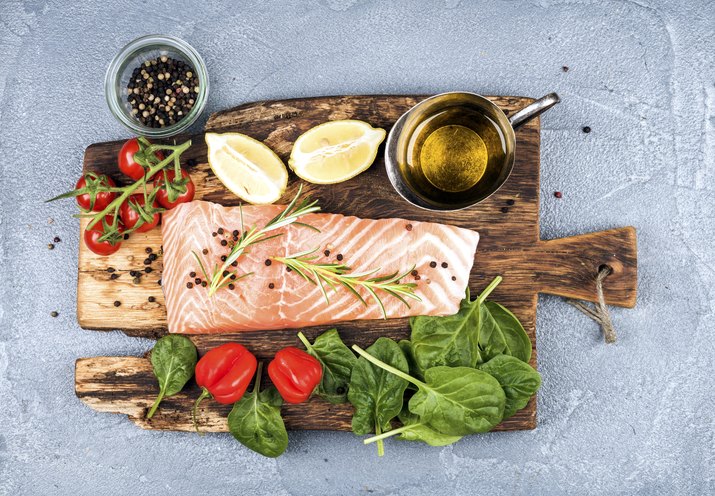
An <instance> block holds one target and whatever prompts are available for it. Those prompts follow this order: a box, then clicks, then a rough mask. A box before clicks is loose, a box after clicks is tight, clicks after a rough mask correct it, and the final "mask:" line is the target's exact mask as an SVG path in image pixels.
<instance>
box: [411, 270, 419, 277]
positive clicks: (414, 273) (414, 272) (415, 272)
mask: <svg viewBox="0 0 715 496" xmlns="http://www.w3.org/2000/svg"><path fill="white" fill-rule="evenodd" d="M410 274H412V275H413V276H416V275H417V274H419V272H417V271H416V270H413V271H412V272H410Z"/></svg>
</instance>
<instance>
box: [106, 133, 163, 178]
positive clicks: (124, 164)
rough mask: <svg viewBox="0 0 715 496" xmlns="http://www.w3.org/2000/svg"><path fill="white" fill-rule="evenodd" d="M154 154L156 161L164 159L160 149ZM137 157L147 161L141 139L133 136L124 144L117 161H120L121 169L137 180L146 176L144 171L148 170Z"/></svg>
mask: <svg viewBox="0 0 715 496" xmlns="http://www.w3.org/2000/svg"><path fill="white" fill-rule="evenodd" d="M135 155H136V156H135ZM154 156H155V157H156V158H155V159H154V160H153V161H154V162H161V161H162V160H164V154H163V153H161V152H160V151H157V152H155V153H154ZM137 159H140V160H141V159H143V160H145V161H147V159H146V157H145V156H144V151H143V150H142V145H141V144H140V143H139V140H138V139H137V138H132V139H130V140H127V142H126V143H124V144H123V145H122V149H121V150H119V155H118V156H117V161H118V162H119V170H120V171H122V173H123V174H125V175H127V176H129V177H131V178H132V179H134V180H135V181H138V180H139V179H141V178H142V177H144V173H145V172H146V170H145V169H144V167H142V166H141V164H139V163H138V162H137Z"/></svg>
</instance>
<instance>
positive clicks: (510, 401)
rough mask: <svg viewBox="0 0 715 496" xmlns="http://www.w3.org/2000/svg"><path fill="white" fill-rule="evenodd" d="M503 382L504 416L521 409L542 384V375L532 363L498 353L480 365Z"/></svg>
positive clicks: (506, 416) (509, 415)
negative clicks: (504, 396)
mask: <svg viewBox="0 0 715 496" xmlns="http://www.w3.org/2000/svg"><path fill="white" fill-rule="evenodd" d="M479 369H480V370H483V371H484V372H486V373H487V374H489V375H491V376H492V377H494V378H495V379H496V380H497V381H499V384H501V387H502V389H503V390H504V394H505V395H506V403H505V406H504V418H505V419H506V418H509V417H511V416H512V415H514V414H515V413H516V412H517V411H519V410H521V409H522V408H524V407H525V406H526V404H527V403H528V402H529V399H530V398H531V397H532V396H533V395H534V394H535V393H536V391H537V390H538V389H539V386H541V375H539V373H538V372H537V371H536V370H534V369H533V368H532V367H531V365H529V364H528V363H524V362H522V361H521V360H519V359H518V358H515V357H513V356H508V355H497V356H495V357H494V358H492V359H491V360H489V361H488V362H486V363H484V364H482V365H480V366H479Z"/></svg>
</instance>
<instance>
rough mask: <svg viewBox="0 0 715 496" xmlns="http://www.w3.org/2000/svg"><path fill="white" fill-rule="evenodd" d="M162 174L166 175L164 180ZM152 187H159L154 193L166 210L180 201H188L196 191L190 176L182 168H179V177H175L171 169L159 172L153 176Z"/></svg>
mask: <svg viewBox="0 0 715 496" xmlns="http://www.w3.org/2000/svg"><path fill="white" fill-rule="evenodd" d="M164 176H166V180H165V179H164ZM166 182H168V184H166ZM154 188H158V189H159V191H158V192H157V194H156V199H157V200H158V201H159V204H160V205H161V206H162V207H164V208H166V209H168V210H170V209H172V208H174V207H175V206H177V205H179V204H180V203H188V202H190V201H191V200H193V199H194V193H195V191H196V187H195V186H194V182H193V181H192V180H191V176H190V175H189V173H188V172H186V171H185V170H184V169H181V179H176V174H175V172H174V170H173V169H171V170H166V171H164V172H159V173H158V174H157V175H156V176H155V177H154Z"/></svg>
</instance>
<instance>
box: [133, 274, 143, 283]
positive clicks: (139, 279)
mask: <svg viewBox="0 0 715 496" xmlns="http://www.w3.org/2000/svg"><path fill="white" fill-rule="evenodd" d="M133 281H134V284H139V283H140V282H142V280H141V278H140V277H138V276H137V277H135V278H134V279H133Z"/></svg>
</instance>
